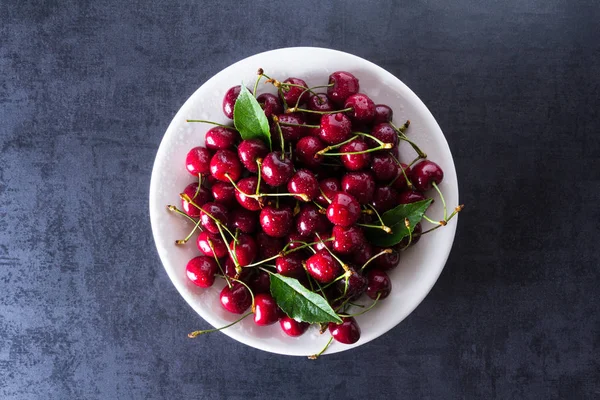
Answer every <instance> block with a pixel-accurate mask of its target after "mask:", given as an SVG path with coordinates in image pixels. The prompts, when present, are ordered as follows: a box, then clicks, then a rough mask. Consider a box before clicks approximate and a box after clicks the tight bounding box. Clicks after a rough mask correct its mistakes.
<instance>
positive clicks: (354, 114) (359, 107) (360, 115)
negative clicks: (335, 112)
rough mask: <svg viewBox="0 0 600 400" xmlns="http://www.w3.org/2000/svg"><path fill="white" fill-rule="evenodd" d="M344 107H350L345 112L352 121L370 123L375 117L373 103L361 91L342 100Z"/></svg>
mask: <svg viewBox="0 0 600 400" xmlns="http://www.w3.org/2000/svg"><path fill="white" fill-rule="evenodd" d="M344 108H352V110H351V111H347V112H346V114H347V115H348V116H349V117H350V119H351V120H352V122H354V123H358V124H370V123H371V122H373V119H374V118H375V103H373V100H371V98H370V97H369V96H367V95H366V94H363V93H356V94H353V95H352V96H350V97H348V98H347V99H346V101H345V102H344Z"/></svg>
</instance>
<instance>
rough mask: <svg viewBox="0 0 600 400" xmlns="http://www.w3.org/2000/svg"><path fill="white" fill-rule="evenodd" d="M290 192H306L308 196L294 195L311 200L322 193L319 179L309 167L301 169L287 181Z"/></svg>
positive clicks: (296, 197) (297, 197) (303, 199)
mask: <svg viewBox="0 0 600 400" xmlns="http://www.w3.org/2000/svg"><path fill="white" fill-rule="evenodd" d="M287 188H288V192H290V193H292V194H304V195H305V196H307V198H302V197H300V196H294V198H295V199H298V200H300V201H311V200H313V199H316V198H317V196H318V195H319V194H320V193H321V192H320V191H319V181H318V180H317V178H316V177H315V175H314V174H313V173H312V172H310V171H309V170H307V169H299V170H298V171H296V173H295V174H294V175H293V176H292V177H291V178H290V180H289V181H288V183H287Z"/></svg>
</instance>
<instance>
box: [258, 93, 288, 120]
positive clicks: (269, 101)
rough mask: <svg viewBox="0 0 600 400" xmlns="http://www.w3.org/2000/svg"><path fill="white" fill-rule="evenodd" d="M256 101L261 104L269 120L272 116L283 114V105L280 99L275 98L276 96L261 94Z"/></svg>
mask: <svg viewBox="0 0 600 400" xmlns="http://www.w3.org/2000/svg"><path fill="white" fill-rule="evenodd" d="M256 101H258V104H260V106H261V108H262V109H263V111H264V112H265V115H266V116H267V118H270V117H271V115H278V114H281V113H282V112H283V104H281V100H280V99H279V97H277V96H275V95H274V94H271V93H263V94H260V95H259V96H258V97H257V98H256Z"/></svg>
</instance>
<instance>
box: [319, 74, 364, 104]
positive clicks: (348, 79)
mask: <svg viewBox="0 0 600 400" xmlns="http://www.w3.org/2000/svg"><path fill="white" fill-rule="evenodd" d="M332 83H333V86H330V87H328V88H327V96H329V98H330V99H331V100H332V101H333V102H334V103H336V104H338V105H341V104H344V102H345V101H346V99H347V98H348V97H350V96H352V95H353V94H355V93H358V89H359V84H358V79H356V77H355V76H354V75H352V74H351V73H350V72H345V71H336V72H334V73H333V74H331V75H329V84H332Z"/></svg>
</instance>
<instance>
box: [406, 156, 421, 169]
mask: <svg viewBox="0 0 600 400" xmlns="http://www.w3.org/2000/svg"><path fill="white" fill-rule="evenodd" d="M419 160H421V156H417V158H415V159H414V160H412V161H411V162H410V164H408V167H409V168H410V167H412V166H413V165H414V164H415V163H416V162H417V161H419Z"/></svg>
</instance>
